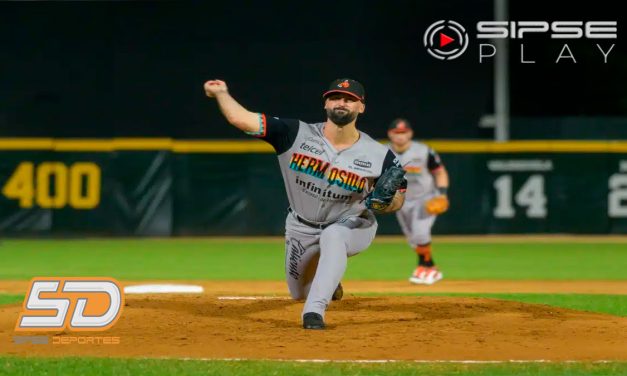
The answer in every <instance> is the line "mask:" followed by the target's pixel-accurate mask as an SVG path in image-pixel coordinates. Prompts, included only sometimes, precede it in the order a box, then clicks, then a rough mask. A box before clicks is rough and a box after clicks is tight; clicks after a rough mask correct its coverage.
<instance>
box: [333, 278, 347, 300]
mask: <svg viewBox="0 0 627 376" xmlns="http://www.w3.org/2000/svg"><path fill="white" fill-rule="evenodd" d="M342 296H344V289H343V288H342V282H340V284H339V285H337V287H336V288H335V292H334V293H333V296H332V297H331V300H342Z"/></svg>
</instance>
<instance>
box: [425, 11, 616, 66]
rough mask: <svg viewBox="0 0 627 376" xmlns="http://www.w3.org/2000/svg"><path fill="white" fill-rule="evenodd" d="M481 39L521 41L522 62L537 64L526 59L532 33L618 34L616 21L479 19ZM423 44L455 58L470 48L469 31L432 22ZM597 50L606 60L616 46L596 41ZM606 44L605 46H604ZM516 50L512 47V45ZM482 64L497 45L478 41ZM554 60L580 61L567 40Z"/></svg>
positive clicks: (432, 52)
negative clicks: (527, 41) (526, 45)
mask: <svg viewBox="0 0 627 376" xmlns="http://www.w3.org/2000/svg"><path fill="white" fill-rule="evenodd" d="M476 28H477V35H476V38H477V39H479V40H484V39H492V40H495V39H511V40H519V41H520V62H521V63H523V64H534V63H535V61H534V60H532V58H529V56H527V58H525V45H524V43H523V41H524V39H525V37H529V36H531V35H534V34H535V35H542V34H548V35H550V38H551V39H556V40H578V39H589V40H600V41H607V40H615V39H617V35H618V22H617V21H553V22H547V21H480V22H477V25H476ZM423 43H424V46H425V48H426V49H427V52H428V53H429V54H430V55H431V56H433V57H435V58H436V59H439V60H453V59H456V58H458V57H459V56H461V55H462V54H463V53H464V52H465V51H466V47H468V34H467V33H466V30H465V29H464V27H463V26H461V25H460V24H459V23H457V22H455V21H451V20H447V21H443V20H440V21H436V22H434V23H433V24H431V25H430V26H429V27H428V28H427V30H426V31H425V34H424V36H423ZM596 47H597V49H598V50H599V51H600V54H601V55H602V57H603V62H604V63H607V57H608V55H609V54H610V52H611V51H612V49H613V48H614V44H613V43H612V44H611V45H608V44H607V43H605V45H604V46H602V45H601V44H599V43H596ZM604 47H605V48H604ZM511 49H513V48H511ZM478 52H479V63H483V62H484V61H486V60H489V58H492V57H494V56H496V54H497V52H498V51H497V46H496V45H495V44H491V43H480V44H479V51H478ZM556 55H557V58H556V60H555V63H559V62H560V60H562V59H566V60H569V61H572V62H573V63H577V60H576V58H575V55H574V54H573V52H572V50H571V48H570V46H569V45H568V43H564V44H563V45H562V46H561V48H560V51H559V53H557V54H556Z"/></svg>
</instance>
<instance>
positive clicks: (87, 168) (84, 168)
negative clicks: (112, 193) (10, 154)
mask: <svg viewBox="0 0 627 376" xmlns="http://www.w3.org/2000/svg"><path fill="white" fill-rule="evenodd" d="M2 194H3V195H4V196H5V197H7V198H9V199H12V200H18V202H19V205H20V208H32V207H33V205H34V204H37V206H39V207H41V208H45V209H60V208H63V207H65V206H66V205H68V204H69V205H70V207H72V208H74V209H92V208H95V207H96V206H98V204H99V203H100V167H98V165H96V164H95V163H92V162H77V163H74V164H72V165H71V166H69V168H68V167H67V166H66V165H65V164H63V163H61V162H43V163H41V164H40V165H38V166H35V165H34V164H33V162H22V163H20V164H19V165H18V166H17V168H16V169H15V172H13V175H11V177H10V178H9V180H8V181H7V183H6V184H5V185H4V187H3V188H2Z"/></svg>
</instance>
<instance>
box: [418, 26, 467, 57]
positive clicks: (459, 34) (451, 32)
mask: <svg viewBox="0 0 627 376" xmlns="http://www.w3.org/2000/svg"><path fill="white" fill-rule="evenodd" d="M423 43H424V45H425V47H426V48H427V52H429V54H430V55H431V56H433V57H435V58H436V59H440V60H453V59H456V58H458V57H459V56H461V55H462V54H463V53H464V51H466V48H467V47H468V33H467V32H466V29H464V27H463V26H462V25H460V24H458V23H457V22H455V21H451V20H448V21H444V20H440V21H437V22H434V23H432V24H431V26H429V27H428V28H427V31H425V35H424V37H423Z"/></svg>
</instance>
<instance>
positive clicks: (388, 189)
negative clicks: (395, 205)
mask: <svg viewBox="0 0 627 376" xmlns="http://www.w3.org/2000/svg"><path fill="white" fill-rule="evenodd" d="M404 182H405V170H403V169H402V168H400V167H396V166H392V167H390V168H388V169H387V170H385V172H384V173H383V174H381V176H380V177H379V180H377V183H376V184H375V186H374V190H373V191H372V192H370V194H369V195H368V196H367V197H366V207H367V208H368V209H373V210H384V209H385V208H387V207H388V206H389V205H390V204H391V203H392V199H394V195H395V194H396V191H398V190H399V189H400V188H401V187H402V186H403V183H404Z"/></svg>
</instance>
